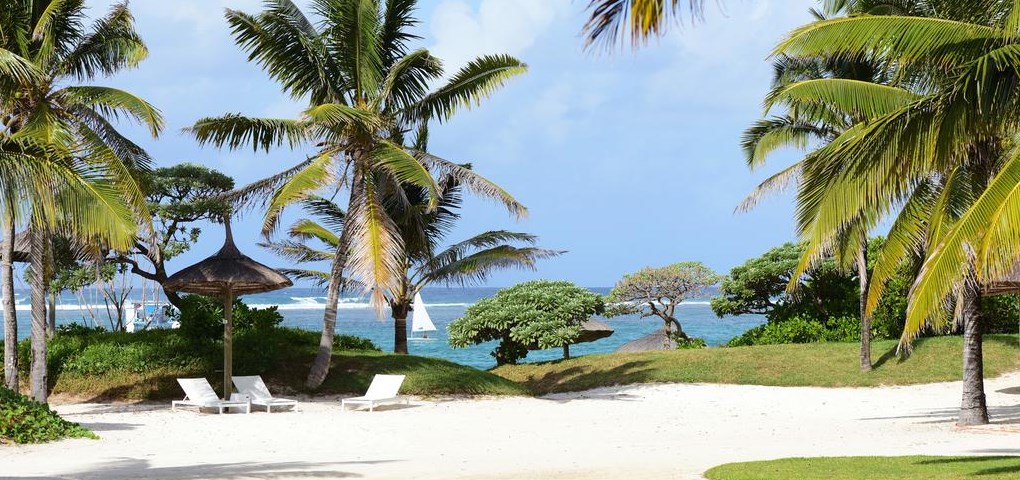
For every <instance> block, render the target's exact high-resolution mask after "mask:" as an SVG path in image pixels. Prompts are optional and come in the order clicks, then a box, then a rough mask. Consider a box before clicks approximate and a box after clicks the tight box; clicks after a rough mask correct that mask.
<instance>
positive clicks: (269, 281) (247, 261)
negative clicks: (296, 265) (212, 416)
mask: <svg viewBox="0 0 1020 480" xmlns="http://www.w3.org/2000/svg"><path fill="white" fill-rule="evenodd" d="M224 228H225V229H226V231H227V238H226V240H224V242H223V248H221V249H220V251H219V252H216V254H215V255H213V256H211V257H209V258H207V259H205V260H202V261H201V262H198V263H196V264H194V265H192V266H190V267H187V268H185V269H183V270H181V271H179V272H177V273H176V274H174V275H173V276H171V277H170V278H169V279H167V281H166V282H165V283H164V284H163V288H166V289H168V290H172V291H176V292H186V293H197V294H199V295H205V296H209V297H220V298H222V299H223V399H224V400H226V399H228V398H229V397H230V381H231V375H232V373H233V358H232V356H233V337H234V324H233V321H234V319H233V313H234V312H233V310H234V298H235V297H239V296H241V295H247V294H251V293H262V292H270V291H273V290H279V289H281V288H287V287H289V286H291V285H293V283H292V282H291V281H290V279H289V278H287V277H286V276H284V275H283V274H282V273H280V272H277V271H276V270H273V269H272V268H269V267H267V266H265V265H263V264H261V263H259V262H256V261H255V260H252V259H251V258H248V256H246V255H244V254H243V253H241V251H240V250H238V249H237V246H235V245H234V237H233V235H231V233H230V220H229V219H227V221H225V222H224Z"/></svg>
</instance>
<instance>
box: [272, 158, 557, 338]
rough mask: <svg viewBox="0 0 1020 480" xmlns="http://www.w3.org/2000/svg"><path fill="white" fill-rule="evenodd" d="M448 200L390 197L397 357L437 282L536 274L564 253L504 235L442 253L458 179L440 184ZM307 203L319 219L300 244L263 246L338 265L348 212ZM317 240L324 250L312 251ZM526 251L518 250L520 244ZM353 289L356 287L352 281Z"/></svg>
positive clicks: (294, 229)
mask: <svg viewBox="0 0 1020 480" xmlns="http://www.w3.org/2000/svg"><path fill="white" fill-rule="evenodd" d="M440 184H441V189H442V193H441V200H440V202H439V205H438V206H437V207H436V208H435V209H432V210H429V208H428V202H429V199H428V197H427V195H426V192H425V191H424V190H423V189H421V188H417V187H413V186H399V185H395V186H394V187H396V188H398V189H399V191H397V190H392V191H389V192H387V193H386V199H385V200H384V204H385V205H386V207H387V211H388V213H389V216H390V217H391V218H392V219H393V220H394V222H395V223H396V224H397V226H398V229H399V230H400V235H401V238H402V240H403V244H404V249H405V250H404V258H403V259H402V271H401V273H400V276H401V278H400V279H399V282H398V283H397V288H395V289H392V290H389V291H387V292H384V295H385V298H386V304H387V305H388V306H389V307H390V312H391V316H392V318H393V329H394V330H393V331H394V337H393V351H394V353H399V354H407V353H408V351H407V315H408V313H409V312H410V311H411V304H412V303H413V301H414V297H415V295H417V294H418V293H419V292H421V291H422V289H423V288H425V287H426V286H428V285H431V284H437V283H438V284H444V285H459V286H466V285H476V284H480V283H483V282H484V281H485V280H486V279H487V278H488V277H489V275H490V274H491V273H492V272H494V271H496V270H501V269H509V268H521V269H532V268H534V265H535V262H536V261H538V260H540V259H543V258H549V257H553V256H556V255H559V254H560V253H562V252H557V251H552V250H544V249H540V248H535V247H532V246H530V245H534V244H535V242H536V240H537V239H536V238H535V237H534V236H532V235H528V234H524V233H516V232H508V231H503V230H498V231H488V232H484V233H481V234H478V235H475V236H473V237H471V238H469V239H467V240H464V241H462V242H458V243H456V244H454V245H452V246H449V247H447V248H446V249H445V250H443V251H441V252H438V253H437V252H436V250H437V247H438V245H439V244H440V242H442V240H443V238H444V237H445V236H446V235H447V234H448V233H449V231H450V230H451V229H452V228H453V226H454V225H455V223H456V221H457V220H458V219H459V218H460V215H459V214H458V213H457V210H458V209H459V208H460V204H461V198H462V195H461V189H460V186H459V184H458V183H457V182H456V180H455V179H453V178H452V177H447V178H445V179H443V180H442V181H441V182H440ZM302 203H303V206H304V209H305V211H306V212H307V213H309V214H311V215H314V216H315V217H318V219H317V220H316V219H301V220H298V221H297V222H296V223H294V224H293V225H292V226H291V227H290V229H289V230H288V233H289V234H290V236H291V237H292V238H294V240H285V241H281V242H270V243H263V244H261V246H263V247H265V248H268V249H269V250H271V251H273V252H274V253H276V254H277V255H280V256H282V257H284V258H287V259H288V260H290V261H293V262H296V263H303V262H315V261H333V260H334V259H335V258H336V255H337V252H339V251H343V250H344V248H343V246H342V244H341V243H340V238H341V236H342V232H343V224H344V220H345V218H346V215H345V214H344V212H343V210H342V209H341V208H340V207H339V206H338V205H336V204H335V203H333V202H332V201H331V200H329V199H325V198H321V197H313V198H309V199H307V200H305V201H304V202H302ZM311 240H315V241H317V242H318V243H319V244H320V245H321V248H316V247H313V246H310V245H308V241H311ZM521 244H524V245H527V246H524V247H518V246H515V245H521ZM283 271H284V272H285V273H286V274H288V275H290V276H292V277H296V278H303V279H309V280H313V281H315V282H317V283H320V284H325V283H328V281H329V274H328V273H327V272H322V271H316V270H308V269H284V270H283ZM347 286H349V287H351V286H353V285H351V284H350V280H348V285H347Z"/></svg>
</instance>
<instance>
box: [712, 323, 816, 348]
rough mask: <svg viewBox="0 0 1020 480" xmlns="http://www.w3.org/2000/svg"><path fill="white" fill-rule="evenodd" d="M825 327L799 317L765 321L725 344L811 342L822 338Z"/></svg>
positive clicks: (740, 345) (736, 345) (732, 345)
mask: <svg viewBox="0 0 1020 480" xmlns="http://www.w3.org/2000/svg"><path fill="white" fill-rule="evenodd" d="M824 333H825V327H824V326H822V324H820V323H818V322H814V321H811V320H805V319H804V318H801V317H795V318H791V319H789V320H785V321H782V322H777V323H766V324H765V325H761V326H758V327H755V328H752V329H750V330H748V331H747V332H745V333H744V334H743V335H741V336H739V337H736V338H734V339H733V340H730V342H729V343H727V344H726V345H727V346H730V347H742V346H748V345H778V344H783V343H811V342H817V341H820V340H821V339H822V336H823V335H824Z"/></svg>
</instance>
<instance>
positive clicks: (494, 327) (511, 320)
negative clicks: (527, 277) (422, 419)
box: [447, 280, 605, 365]
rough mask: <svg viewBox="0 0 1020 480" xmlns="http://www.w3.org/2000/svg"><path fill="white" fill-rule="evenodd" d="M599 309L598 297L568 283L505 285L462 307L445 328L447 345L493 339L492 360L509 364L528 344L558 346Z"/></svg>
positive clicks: (602, 308)
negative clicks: (460, 314)
mask: <svg viewBox="0 0 1020 480" xmlns="http://www.w3.org/2000/svg"><path fill="white" fill-rule="evenodd" d="M604 312H605V304H604V303H603V300H602V297H600V296H599V295H596V294H595V293H592V292H591V291H590V290H587V289H584V288H581V287H578V286H576V285H574V284H572V283H570V282H552V281H547V280H536V281H531V282H525V283H520V284H517V285H514V286H513V287H510V288H505V289H503V290H500V291H499V292H497V293H496V295H495V296H493V297H490V298H486V299H483V300H480V301H479V302H478V303H475V304H474V305H472V306H470V307H468V308H467V310H466V311H465V312H464V316H463V317H461V318H458V319H457V320H454V321H453V322H452V323H450V325H449V326H448V327H447V330H448V332H449V335H450V346H452V347H454V348H463V347H467V346H469V345H477V344H479V343H485V342H489V341H493V340H499V346H497V347H496V349H495V350H494V351H493V352H492V356H493V357H495V358H496V365H506V364H515V363H517V362H518V361H519V360H521V359H523V358H524V357H525V356H527V355H528V350H529V349H531V348H536V347H537V348H540V349H545V348H555V347H564V355H565V356H566V355H567V352H568V350H567V346H568V345H570V344H571V343H573V342H575V341H576V340H577V338H578V336H580V334H581V324H583V323H584V322H585V321H587V320H588V319H589V318H591V317H592V316H593V315H600V314H602V313H604Z"/></svg>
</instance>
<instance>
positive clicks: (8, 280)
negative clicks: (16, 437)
mask: <svg viewBox="0 0 1020 480" xmlns="http://www.w3.org/2000/svg"><path fill="white" fill-rule="evenodd" d="M8 3H9V4H7V5H5V6H4V8H3V9H2V12H0V48H2V49H0V64H2V63H6V64H7V65H8V67H6V68H5V67H4V66H0V89H3V92H2V93H3V95H2V96H0V119H2V126H0V152H2V154H0V160H2V162H3V163H2V165H0V201H2V212H0V218H2V219H3V221H4V223H5V225H4V231H5V239H4V240H5V242H9V241H10V239H11V238H13V235H12V234H13V232H14V227H15V225H16V224H17V223H25V224H27V225H28V226H29V229H30V230H29V231H30V234H29V236H30V244H31V248H30V250H31V254H30V257H31V271H32V272H35V273H37V274H35V275H32V278H33V281H32V366H31V380H32V397H33V398H34V399H36V400H38V401H43V402H44V401H46V397H47V384H46V383H47V381H46V320H47V318H46V290H47V285H48V280H47V276H46V275H45V274H42V272H45V270H46V266H45V263H46V257H47V255H46V252H47V250H48V243H49V241H50V240H49V235H48V234H49V232H52V231H55V230H58V229H59V230H60V231H61V232H62V233H69V234H73V235H74V236H75V237H76V238H81V239H88V240H89V243H90V244H91V245H93V246H94V248H96V249H98V248H100V246H102V247H106V248H113V249H117V248H127V247H129V246H130V245H131V243H132V239H133V238H134V237H135V235H136V234H137V232H138V226H137V225H139V224H141V225H142V226H143V231H144V230H145V225H146V224H147V220H146V219H147V218H148V215H147V213H146V212H147V210H146V206H145V201H144V197H143V196H142V195H141V192H140V190H139V189H138V186H137V184H136V183H135V180H134V178H133V176H132V172H133V171H137V170H143V169H146V168H148V166H149V163H150V159H149V157H148V156H147V155H146V154H145V152H144V151H143V150H142V149H141V148H140V147H138V146H137V145H136V144H134V143H133V142H131V141H130V140H128V139H127V138H125V137H124V136H123V135H121V134H120V133H119V132H118V131H117V130H116V128H115V127H114V122H115V121H116V120H117V119H118V118H120V117H126V118H128V119H131V120H134V121H137V122H139V123H141V124H144V125H146V126H147V127H148V128H149V130H150V132H151V133H152V134H153V135H154V136H155V135H157V134H158V133H159V131H160V129H161V128H162V125H163V120H162V117H161V116H160V114H159V112H158V111H157V110H156V109H155V108H154V107H152V106H151V105H149V104H148V103H147V102H145V101H144V100H142V99H140V98H138V97H136V96H134V95H132V94H130V93H128V92H125V91H122V90H118V89H114V88H109V87H99V86H82V85H76V84H77V83H79V82H83V81H88V80H91V79H92V78H94V77H96V76H99V75H103V76H110V75H113V74H115V73H117V72H118V71H120V70H123V69H125V68H131V67H134V66H136V65H137V64H138V62H140V61H141V60H142V59H144V58H145V56H146V55H147V50H146V48H145V45H144V44H143V43H142V41H141V39H140V38H139V37H138V34H137V33H136V32H135V30H134V19H133V18H132V16H131V14H130V11H129V10H128V9H127V6H126V5H124V4H121V5H116V6H114V7H113V8H111V10H110V11H109V12H108V13H107V15H105V16H103V17H101V18H100V19H98V20H97V21H96V22H95V23H94V24H93V25H91V26H88V27H87V26H86V25H85V24H84V19H85V9H86V7H85V5H84V1H80V0H77V1H76V0H64V1H58V0H39V1H30V0H25V1H20V2H13V3H12V2H8ZM10 65H14V66H15V67H18V66H23V67H24V68H22V70H24V71H25V72H28V74H27V75H22V78H20V79H18V78H14V74H17V73H18V69H17V68H14V67H10ZM4 70H6V71H7V73H8V74H9V76H8V77H7V78H5V76H4V75H3V72H4ZM11 72H13V73H11ZM8 78H9V79H8ZM136 218H138V219H140V220H136ZM4 250H5V252H4V254H5V258H4V259H3V263H4V268H3V269H2V270H3V282H4V288H3V292H4V294H5V299H4V304H6V305H10V304H11V303H13V298H12V295H13V278H12V276H11V275H10V270H9V269H8V268H7V265H8V264H9V263H10V261H11V260H12V259H11V253H12V252H11V248H10V247H9V246H7V247H6V248H5V249H4ZM5 335H6V338H8V339H11V338H16V333H15V334H14V335H10V334H8V333H5ZM5 353H6V352H5ZM7 364H9V363H8V362H7V361H6V359H5V365H7ZM8 381H10V380H8Z"/></svg>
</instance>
